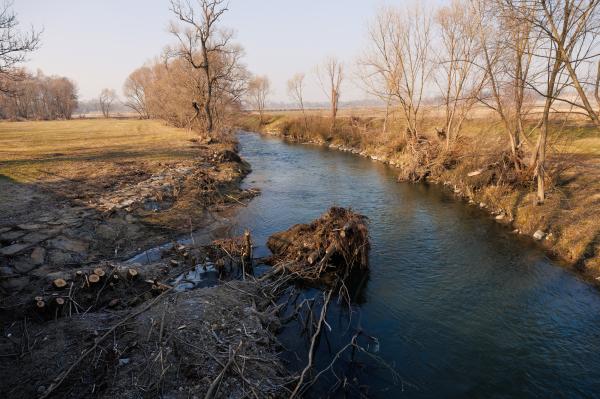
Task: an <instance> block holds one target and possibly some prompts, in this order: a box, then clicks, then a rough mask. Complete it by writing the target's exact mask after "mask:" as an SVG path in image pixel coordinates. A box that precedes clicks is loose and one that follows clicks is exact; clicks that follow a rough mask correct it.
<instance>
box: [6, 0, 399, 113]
mask: <svg viewBox="0 0 600 399" xmlns="http://www.w3.org/2000/svg"><path fill="white" fill-rule="evenodd" d="M407 1H408V0H407ZM403 3H406V2H405V1H404V0H395V1H388V2H384V1H379V0H304V1H300V0H230V4H229V8H230V11H229V12H228V13H226V14H225V15H224V18H223V20H222V26H223V27H227V28H231V29H233V30H234V31H235V32H236V42H237V43H239V44H241V45H242V46H243V47H244V49H245V53H246V56H245V58H244V63H245V64H246V65H247V67H248V69H249V70H250V71H251V72H252V73H255V74H259V75H267V76H268V77H269V79H270V80H271V87H272V94H271V100H272V101H282V102H288V101H290V99H289V97H288V95H287V92H286V82H287V80H288V79H289V78H290V77H291V76H293V75H294V74H295V73H297V72H305V73H306V76H307V78H306V83H307V88H306V98H307V100H308V101H326V96H325V94H323V93H322V91H321V89H320V88H319V85H318V83H317V79H316V77H315V73H314V67H315V65H317V64H319V63H321V62H322V61H323V60H324V59H325V58H326V57H328V56H336V57H338V58H340V59H341V60H343V61H345V62H347V63H348V64H352V62H353V61H354V60H355V59H356V58H357V57H358V56H359V55H360V53H361V51H362V48H364V46H365V44H366V38H365V36H366V35H365V33H366V30H367V26H368V22H369V20H370V19H371V18H372V17H373V16H374V15H375V14H376V12H377V10H378V9H379V7H381V6H383V5H385V4H394V5H402V4H403ZM13 7H14V10H15V12H16V13H17V14H18V18H19V21H20V23H21V27H22V28H28V27H30V26H33V27H34V28H36V29H43V33H42V46H41V48H40V49H39V50H38V51H36V52H35V53H33V54H31V55H30V57H29V61H28V62H27V64H26V66H27V67H28V68H29V69H31V70H33V71H35V70H37V69H38V68H39V69H41V70H42V71H43V72H44V73H45V74H47V75H52V74H56V75H62V76H67V77H69V78H71V79H73V80H74V81H75V82H76V83H77V85H78V87H79V94H80V98H81V99H92V98H96V97H97V96H98V94H99V93H100V91H101V90H102V89H103V88H105V87H106V88H113V89H115V90H117V91H118V92H119V93H120V92H121V88H122V85H123V82H124V81H125V79H126V78H127V76H128V75H129V73H131V72H132V71H133V70H134V69H136V68H138V67H140V66H142V65H143V64H144V63H145V62H147V61H150V60H151V59H152V58H153V57H155V56H158V55H160V53H161V51H162V49H163V48H164V47H165V46H166V45H168V44H170V43H173V38H172V37H171V35H170V34H169V33H168V25H169V22H170V21H171V20H173V19H174V18H173V16H172V14H171V12H170V11H169V1H168V0H15V1H14V5H13ZM347 74H348V75H351V74H352V71H351V70H348V73H347ZM365 97H366V95H365V94H364V93H363V91H362V90H360V88H358V87H357V85H356V84H353V83H352V82H350V81H349V80H347V82H346V84H345V85H344V87H343V92H342V100H345V101H349V100H359V99H363V98H365Z"/></svg>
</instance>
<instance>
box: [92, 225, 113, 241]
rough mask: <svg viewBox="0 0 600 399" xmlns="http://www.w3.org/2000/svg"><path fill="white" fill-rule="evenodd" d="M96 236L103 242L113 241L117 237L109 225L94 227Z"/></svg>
mask: <svg viewBox="0 0 600 399" xmlns="http://www.w3.org/2000/svg"><path fill="white" fill-rule="evenodd" d="M96 235H97V236H98V237H100V238H102V239H104V240H114V239H115V238H116V237H117V235H118V234H117V230H116V229H115V228H114V227H113V226H111V225H109V224H101V225H99V226H98V227H96Z"/></svg>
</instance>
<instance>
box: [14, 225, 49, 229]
mask: <svg viewBox="0 0 600 399" xmlns="http://www.w3.org/2000/svg"><path fill="white" fill-rule="evenodd" d="M17 227H18V228H20V229H21V230H41V229H43V228H45V227H46V225H45V224H37V223H26V224H19V225H17Z"/></svg>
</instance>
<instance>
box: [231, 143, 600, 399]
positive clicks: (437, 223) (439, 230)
mask: <svg viewBox="0 0 600 399" xmlns="http://www.w3.org/2000/svg"><path fill="white" fill-rule="evenodd" d="M239 140H240V143H241V155H242V156H243V157H244V158H245V159H246V160H247V161H248V162H250V164H251V165H252V168H253V172H252V173H251V174H250V175H249V176H248V178H247V179H246V182H245V184H246V185H247V186H251V187H258V188H260V189H262V194H261V195H260V196H259V197H257V198H256V199H254V200H253V201H252V202H251V203H250V205H249V206H248V207H247V208H243V209H241V210H240V212H239V214H238V217H237V221H236V223H237V225H236V226H237V227H236V228H237V229H238V230H241V229H243V228H249V229H250V230H251V231H252V234H253V238H254V239H255V240H256V241H258V242H259V243H264V242H265V241H266V238H267V237H268V236H269V235H270V234H272V233H274V232H276V231H281V230H285V229H287V228H289V227H290V226H291V225H293V224H296V223H305V222H310V221H311V220H313V219H314V218H316V217H318V216H319V215H320V214H322V213H323V212H324V211H326V210H327V209H328V208H329V207H330V206H331V205H340V206H349V207H352V208H354V209H355V210H356V211H358V212H360V213H363V214H365V215H367V216H368V217H369V219H370V234H371V239H372V251H371V259H370V261H371V269H372V270H371V272H370V275H369V278H368V281H367V282H366V284H365V285H364V290H363V291H362V292H361V293H360V295H359V297H358V299H357V303H356V304H355V305H354V312H353V314H352V320H353V325H355V326H360V327H361V328H362V329H364V331H366V332H367V333H368V334H369V335H373V336H376V337H378V339H379V351H378V353H377V355H379V356H381V357H383V358H384V359H385V360H386V361H387V362H388V363H390V364H393V365H394V366H395V368H396V370H397V371H398V373H399V374H400V375H401V376H402V381H401V382H399V383H397V384H396V385H394V384H393V379H392V378H391V376H390V375H389V373H386V371H385V369H384V368H382V367H379V366H377V364H376V362H374V361H373V362H367V363H366V365H365V368H364V370H362V372H361V374H360V382H361V383H365V384H369V385H370V386H371V390H370V391H369V396H372V397H384V396H385V397H390V398H391V397H398V396H403V397H436V398H437V397H445V398H446V397H485V398H489V397H502V398H503V397H545V398H547V397H569V398H571V397H600V294H599V293H598V291H597V290H596V289H594V288H592V287H590V286H589V285H587V284H586V283H585V282H583V281H581V280H579V279H578V278H577V277H576V276H574V275H573V274H571V273H569V272H567V271H566V270H564V269H562V268H561V267H559V266H558V265H557V264H555V263H553V262H552V261H551V260H549V259H548V258H547V257H546V256H545V255H544V253H543V252H542V251H541V250H539V249H537V248H536V247H535V246H533V245H532V244H531V243H529V242H527V241H526V240H521V239H519V238H517V237H515V236H513V235H512V234H511V233H510V232H509V231H508V230H507V229H506V228H504V227H502V226H500V225H498V224H497V223H496V222H494V221H493V220H491V219H490V218H489V217H488V216H487V215H485V214H484V213H483V212H481V211H480V210H478V209H474V208H473V207H469V206H467V205H465V204H464V203H461V202H458V201H456V200H454V199H452V198H450V197H449V196H448V195H446V194H445V193H443V192H442V191H441V190H440V189H439V188H437V187H431V186H426V185H412V184H399V183H397V182H396V176H395V173H394V170H393V169H391V168H388V167H386V166H384V165H382V164H379V163H376V162H372V161H370V160H366V159H363V158H360V157H357V156H354V155H350V154H344V153H341V152H337V151H330V150H327V149H324V148H320V147H316V146H303V145H290V144H286V143H284V142H282V141H281V140H279V139H272V138H263V137H261V136H258V135H255V134H246V133H243V134H240V136H239ZM336 312H337V314H338V315H339V316H340V317H339V318H336V316H335V314H336ZM343 313H344V310H343V309H341V308H338V309H334V313H333V314H334V316H330V318H331V319H335V320H329V321H330V324H331V325H332V327H334V330H333V332H331V333H329V338H330V341H332V342H333V345H334V346H336V345H337V346H338V347H339V345H342V344H343V343H345V342H346V340H347V338H348V335H344V336H342V332H340V331H343V330H344V326H346V325H347V323H348V322H347V318H346V317H341V315H342V314H343ZM346 316H347V315H346ZM351 333H352V331H350V334H351ZM280 339H281V340H282V342H283V343H284V345H286V346H287V347H288V348H289V349H290V350H295V349H297V350H298V351H299V352H300V351H305V348H306V338H298V334H297V331H295V333H292V332H291V331H290V332H289V333H286V331H285V330H284V331H283V333H282V334H281V336H280ZM324 351H326V345H325V344H324V343H322V344H321V347H320V354H322V352H323V353H324ZM289 360H290V361H291V366H292V367H296V368H298V369H301V368H302V367H303V365H304V360H295V361H294V359H293V358H292V357H290V359H289ZM320 365H321V366H323V365H325V363H323V362H321V363H320ZM329 381H330V382H331V381H335V378H332V377H331V378H330V380H329ZM327 388H328V386H327V385H325V386H321V387H320V391H319V392H317V393H316V394H314V396H320V395H323V396H325V391H324V389H327Z"/></svg>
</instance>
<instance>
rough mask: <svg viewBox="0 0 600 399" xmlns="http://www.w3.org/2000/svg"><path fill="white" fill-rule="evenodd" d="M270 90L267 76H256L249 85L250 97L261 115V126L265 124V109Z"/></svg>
mask: <svg viewBox="0 0 600 399" xmlns="http://www.w3.org/2000/svg"><path fill="white" fill-rule="evenodd" d="M270 90H271V84H270V82H269V78H268V77H266V76H256V77H254V78H253V79H252V80H250V82H249V83H248V96H249V97H250V102H251V103H252V105H253V107H254V108H255V109H256V110H257V111H258V114H259V115H260V124H261V125H262V124H263V123H264V114H265V107H266V103H267V96H268V95H269V92H270Z"/></svg>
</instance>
